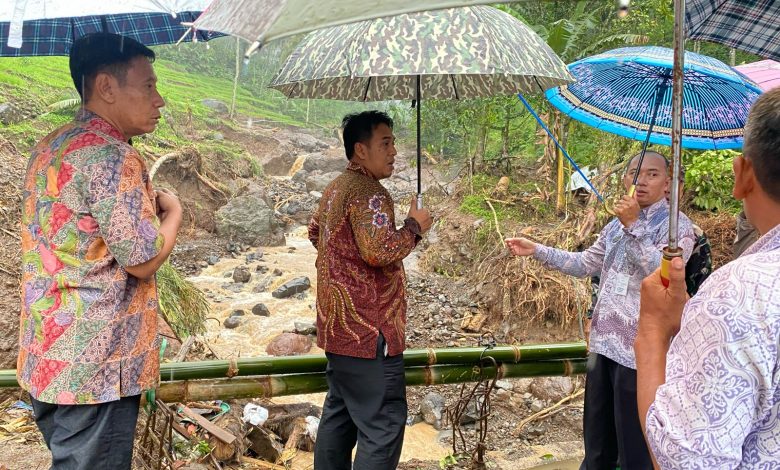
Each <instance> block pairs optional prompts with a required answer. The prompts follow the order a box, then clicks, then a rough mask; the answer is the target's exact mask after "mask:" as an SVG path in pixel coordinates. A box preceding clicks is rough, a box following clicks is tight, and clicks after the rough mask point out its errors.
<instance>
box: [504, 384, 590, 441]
mask: <svg viewBox="0 0 780 470" xmlns="http://www.w3.org/2000/svg"><path fill="white" fill-rule="evenodd" d="M584 393H585V389H584V388H581V389H579V390H577V391H576V392H574V393H572V394H571V395H569V396H568V397H566V398H564V399H562V400H561V401H559V402H558V403H556V404H554V405H552V406H549V407H547V408H545V409H543V410H541V411H538V412H536V413H534V414H532V415H531V416H529V417H527V418H525V419H524V420H522V421H520V424H519V425H518V426H517V433H518V434H519V433H520V431H522V430H523V428H524V427H525V426H526V425H527V424H529V423H531V422H533V421H535V420H537V419H540V418H544V417H547V416H549V415H551V414H554V413H556V412H557V411H558V410H557V408H559V407H560V406H561V405H563V404H564V403H566V402H569V401H571V400H574V399H575V398H578V397H579V396H581V395H582V394H584Z"/></svg>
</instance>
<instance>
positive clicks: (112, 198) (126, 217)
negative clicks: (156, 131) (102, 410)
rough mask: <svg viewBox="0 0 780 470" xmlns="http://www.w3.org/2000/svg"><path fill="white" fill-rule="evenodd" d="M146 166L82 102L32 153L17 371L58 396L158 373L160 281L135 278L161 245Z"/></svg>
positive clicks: (136, 382)
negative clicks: (131, 268) (136, 269)
mask: <svg viewBox="0 0 780 470" xmlns="http://www.w3.org/2000/svg"><path fill="white" fill-rule="evenodd" d="M151 194H152V189H151V182H150V181H149V174H148V172H147V169H146V166H145V164H144V162H143V160H142V159H141V157H140V156H139V155H138V153H137V152H136V151H135V149H133V147H131V146H130V145H129V144H128V143H127V142H125V139H124V138H123V136H122V134H121V133H120V132H119V131H118V130H117V129H115V128H114V127H113V126H111V124H109V123H108V122H106V121H105V120H103V119H102V118H100V117H99V116H97V115H95V114H93V113H91V112H89V111H86V110H82V111H81V112H80V113H79V114H78V115H77V116H76V119H75V120H74V121H73V122H72V123H70V124H67V125H65V126H63V127H61V128H60V129H58V130H56V131H54V132H53V133H52V134H50V135H49V136H47V137H46V138H44V139H43V140H42V141H41V143H39V144H38V145H37V146H36V147H35V149H33V152H32V156H31V157H30V160H29V163H28V168H27V174H26V177H25V180H24V190H23V200H22V206H23V207H22V221H21V233H22V268H23V273H22V309H21V310H22V312H21V318H20V333H19V358H18V364H17V378H18V380H19V384H20V385H21V386H22V387H23V388H24V389H25V390H27V391H29V392H30V395H31V396H32V397H33V398H35V399H37V400H39V401H43V402H47V403H56V404H94V403H102V402H108V401H114V400H118V399H119V398H121V397H123V396H131V395H137V394H139V393H141V391H142V390H143V389H145V388H150V387H153V386H155V385H156V383H157V380H158V379H159V362H158V357H159V356H158V352H157V350H158V344H157V291H156V285H155V281H154V279H153V278H152V279H148V280H140V279H137V278H135V277H133V276H130V275H129V274H128V273H127V271H126V270H125V267H126V266H136V265H139V264H142V263H144V262H146V261H149V260H150V259H152V258H153V257H155V256H156V255H157V253H158V252H159V250H160V248H161V247H162V245H163V241H164V240H163V238H162V235H161V234H159V232H158V227H159V221H158V220H157V217H156V215H155V208H154V204H153V201H152V198H151Z"/></svg>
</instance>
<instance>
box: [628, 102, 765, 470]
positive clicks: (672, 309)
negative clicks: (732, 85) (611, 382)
mask: <svg viewBox="0 0 780 470" xmlns="http://www.w3.org/2000/svg"><path fill="white" fill-rule="evenodd" d="M733 167H734V191H733V193H734V197H735V198H737V199H739V200H741V201H742V203H743V207H744V210H745V214H746V216H747V220H748V221H749V222H750V224H751V225H753V226H754V227H755V228H756V230H758V233H759V234H760V235H761V237H760V238H759V239H758V240H757V241H756V242H755V243H754V244H753V245H751V246H750V247H749V248H747V249H746V250H745V252H744V253H742V255H741V256H740V257H739V258H737V259H736V260H734V261H732V262H730V263H728V264H726V265H725V266H723V267H721V268H720V269H718V270H716V271H715V272H713V273H712V275H711V276H710V277H709V278H708V279H707V280H706V281H705V282H704V284H703V285H702V286H701V288H700V289H699V292H698V293H697V294H696V295H695V296H694V297H693V298H691V299H690V300H688V297H687V295H686V292H685V282H684V275H685V274H684V269H683V266H682V263H680V262H679V261H673V263H672V267H671V270H670V284H669V287H668V288H666V287H664V286H663V284H662V283H661V282H660V276H659V273H658V272H656V273H653V274H651V275H650V276H648V278H647V279H645V280H644V281H643V282H642V301H641V302H642V305H641V309H640V316H639V332H638V333H637V338H636V343H635V349H636V357H637V369H638V377H639V379H638V386H637V393H638V399H637V401H638V405H639V414H640V416H641V418H642V421H643V425H644V429H645V431H646V433H647V441H648V443H649V445H650V449H651V451H652V453H653V456H654V457H655V461H656V463H657V467H658V468H662V469H701V470H705V469H706V470H709V469H735V468H740V469H775V468H780V357H778V354H780V351H779V350H778V348H780V89H778V88H776V89H774V90H770V91H768V92H767V93H765V94H763V95H761V96H760V97H759V98H758V100H756V102H755V103H754V104H753V106H752V108H751V110H750V114H749V115H748V120H747V125H746V126H745V140H744V144H743V156H739V157H736V158H735V159H734V164H733Z"/></svg>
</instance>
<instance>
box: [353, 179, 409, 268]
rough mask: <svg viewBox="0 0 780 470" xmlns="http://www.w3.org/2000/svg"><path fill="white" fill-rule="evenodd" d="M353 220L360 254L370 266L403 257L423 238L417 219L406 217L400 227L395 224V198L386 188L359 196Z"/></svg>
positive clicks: (386, 263) (388, 262)
mask: <svg viewBox="0 0 780 470" xmlns="http://www.w3.org/2000/svg"><path fill="white" fill-rule="evenodd" d="M349 222H350V224H351V226H352V233H353V234H354V236H355V241H356V243H357V245H358V250H359V251H360V257H361V258H363V260H364V261H365V262H366V263H367V264H368V265H369V266H375V267H381V266H388V265H390V264H393V263H396V262H398V261H401V260H403V259H404V258H406V257H407V256H408V255H409V253H411V252H412V250H413V249H414V247H415V246H416V245H417V242H418V241H419V239H420V238H419V233H420V226H419V224H418V223H417V222H416V221H415V220H414V219H411V218H409V219H406V220H405V221H404V225H403V227H401V228H400V229H397V228H396V227H395V219H394V207H393V201H392V199H391V198H390V195H389V194H386V193H382V192H379V193H376V194H370V195H365V196H358V198H357V199H356V200H355V201H354V202H353V204H352V205H351V206H350V209H349Z"/></svg>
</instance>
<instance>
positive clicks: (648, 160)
mask: <svg viewBox="0 0 780 470" xmlns="http://www.w3.org/2000/svg"><path fill="white" fill-rule="evenodd" d="M638 163H639V158H638V155H637V156H635V157H634V158H632V159H631V161H630V162H629V165H628V168H627V171H626V173H625V175H624V178H623V183H624V184H625V186H626V189H628V188H629V187H630V186H631V183H632V181H633V178H634V174H635V173H636V171H637V166H639V165H638ZM668 187H669V162H668V160H666V158H665V157H664V156H663V155H661V154H659V153H657V152H652V151H650V152H647V153H646V154H645V158H644V160H643V161H642V165H641V167H640V168H639V178H638V180H637V186H636V194H635V195H634V196H633V197H632V196H628V195H626V196H623V198H622V199H621V200H620V201H619V202H618V203H617V204H616V206H615V213H616V215H617V217H616V218H615V219H613V220H612V221H610V222H609V223H608V224H607V226H606V227H604V229H603V230H602V231H601V233H600V234H599V238H598V240H597V241H596V243H595V244H594V245H593V246H591V247H590V248H588V249H587V250H585V251H583V252H580V253H571V252H568V251H563V250H558V249H555V248H551V247H547V246H544V245H541V244H538V243H534V242H532V241H530V240H527V239H525V238H510V239H507V240H506V244H507V246H508V247H509V249H510V250H511V251H512V253H513V254H515V255H518V256H533V257H534V258H535V259H536V260H538V261H540V262H541V263H542V264H543V265H545V266H546V267H548V268H551V269H556V270H558V271H561V272H563V273H565V274H570V275H572V276H577V277H585V276H593V275H599V276H600V277H601V284H600V290H599V296H598V301H597V302H596V306H595V307H594V309H593V323H592V325H591V333H590V353H591V354H590V360H589V361H588V372H587V379H586V382H585V409H584V413H583V434H584V438H585V459H584V461H583V463H582V466H581V467H580V468H581V469H587V470H603V469H614V468H615V463H616V462H619V465H620V468H621V469H623V470H646V469H650V468H652V462H651V458H650V453H649V452H648V450H647V445H646V443H645V439H644V435H643V434H642V427H641V426H640V422H639V415H638V413H637V404H636V383H637V382H636V380H637V379H636V370H635V369H636V364H635V360H634V349H633V345H634V337H635V336H636V328H637V321H638V320H639V286H640V284H641V282H642V279H644V278H645V276H647V275H648V274H650V273H651V272H653V271H654V270H655V269H656V268H658V266H660V264H661V249H662V248H663V247H664V246H665V245H666V241H667V238H668V232H669V203H668V202H667V201H666V191H667V189H668ZM694 241H695V235H694V232H693V224H692V223H691V221H690V220H689V219H688V218H687V217H685V215H683V214H681V215H680V246H681V247H682V248H683V257H684V259H685V260H686V261H687V260H688V258H689V257H690V255H691V251H692V250H693V245H694ZM618 457H619V458H618Z"/></svg>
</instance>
